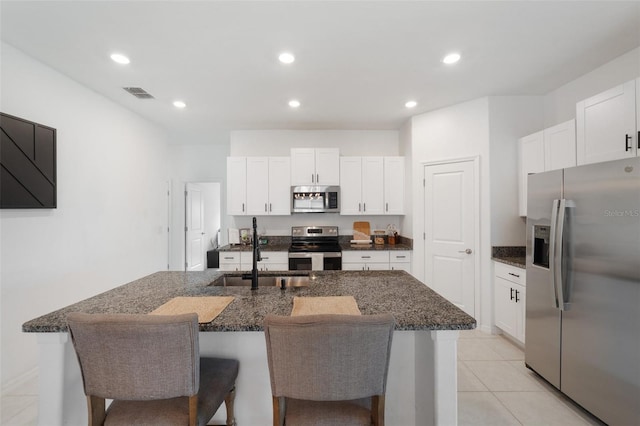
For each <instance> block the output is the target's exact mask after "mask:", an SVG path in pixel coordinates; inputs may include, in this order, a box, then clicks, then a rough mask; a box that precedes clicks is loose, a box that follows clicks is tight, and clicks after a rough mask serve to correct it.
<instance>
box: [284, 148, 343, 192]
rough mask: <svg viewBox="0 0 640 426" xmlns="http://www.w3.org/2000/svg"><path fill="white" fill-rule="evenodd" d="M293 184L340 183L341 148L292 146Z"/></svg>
mask: <svg viewBox="0 0 640 426" xmlns="http://www.w3.org/2000/svg"><path fill="white" fill-rule="evenodd" d="M291 185H340V150H339V149H338V148H291Z"/></svg>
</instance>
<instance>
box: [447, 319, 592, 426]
mask: <svg viewBox="0 0 640 426" xmlns="http://www.w3.org/2000/svg"><path fill="white" fill-rule="evenodd" d="M458 424H459V425H460V426H471V425H474V426H476V425H483V426H485V425H486V426H500V425H525V426H529V425H531V426H554V425H558V426H572V425H603V423H601V422H599V421H598V420H597V419H595V418H594V417H592V416H591V415H590V414H588V413H586V412H585V411H584V410H582V409H581V408H580V407H578V406H577V405H575V404H574V403H573V402H571V401H570V400H569V399H568V398H566V397H565V396H563V395H562V394H560V392H558V391H557V390H556V389H555V388H553V387H552V386H551V385H549V384H548V383H547V382H545V381H544V380H542V379H541V378H539V377H538V376H537V375H536V374H535V373H533V372H532V371H531V370H529V369H528V368H527V367H525V365H524V352H523V351H522V349H520V348H519V347H518V346H516V345H515V344H514V343H512V342H511V341H510V340H508V339H507V338H505V337H503V336H497V335H491V334H487V333H483V332H481V331H478V330H470V331H463V332H461V333H460V340H459V341H458Z"/></svg>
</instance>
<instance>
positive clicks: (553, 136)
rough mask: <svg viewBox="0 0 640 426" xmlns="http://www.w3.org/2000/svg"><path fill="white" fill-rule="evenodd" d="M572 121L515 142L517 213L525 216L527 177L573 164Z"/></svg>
mask: <svg viewBox="0 0 640 426" xmlns="http://www.w3.org/2000/svg"><path fill="white" fill-rule="evenodd" d="M575 126H576V124H575V120H569V121H565V122H564V123H560V124H558V125H556V126H553V127H549V128H546V129H544V130H541V131H539V132H536V133H533V134H531V135H529V136H525V137H523V138H521V139H520V140H519V141H518V144H519V147H518V148H519V153H518V170H519V176H518V184H519V188H518V195H519V199H518V211H519V213H520V216H526V215H527V179H528V176H529V175H530V174H533V173H540V172H546V171H549V170H558V169H563V168H566V167H573V166H575V165H576V130H575Z"/></svg>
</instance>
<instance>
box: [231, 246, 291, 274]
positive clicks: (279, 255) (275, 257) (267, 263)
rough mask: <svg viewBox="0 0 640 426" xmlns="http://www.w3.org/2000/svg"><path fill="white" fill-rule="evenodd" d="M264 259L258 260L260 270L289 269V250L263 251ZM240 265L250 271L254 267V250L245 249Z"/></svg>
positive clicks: (261, 254)
mask: <svg viewBox="0 0 640 426" xmlns="http://www.w3.org/2000/svg"><path fill="white" fill-rule="evenodd" d="M260 257H261V258H262V260H260V262H258V270H259V271H288V270H289V252H286V251H261V252H260ZM240 265H241V269H242V270H243V271H250V270H251V269H252V268H253V252H252V251H243V252H242V253H240Z"/></svg>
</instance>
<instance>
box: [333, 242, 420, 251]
mask: <svg viewBox="0 0 640 426" xmlns="http://www.w3.org/2000/svg"><path fill="white" fill-rule="evenodd" d="M340 248H341V249H342V251H361V250H412V248H411V246H409V245H406V244H391V245H390V244H373V243H371V244H351V243H341V244H340Z"/></svg>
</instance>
